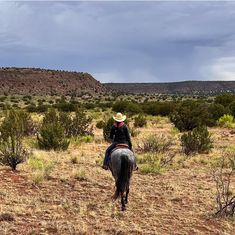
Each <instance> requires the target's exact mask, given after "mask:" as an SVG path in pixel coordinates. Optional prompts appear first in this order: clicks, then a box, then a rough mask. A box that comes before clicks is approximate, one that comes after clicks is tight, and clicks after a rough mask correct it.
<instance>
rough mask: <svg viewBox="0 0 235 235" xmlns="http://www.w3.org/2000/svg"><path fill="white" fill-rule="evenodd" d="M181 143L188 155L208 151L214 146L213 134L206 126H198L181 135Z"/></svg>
mask: <svg viewBox="0 0 235 235" xmlns="http://www.w3.org/2000/svg"><path fill="white" fill-rule="evenodd" d="M181 145H182V148H183V151H184V153H185V154H186V155H189V154H191V153H208V152H209V151H210V149H211V148H212V147H213V145H212V140H211V134H210V133H209V131H208V130H207V127H206V126H201V127H196V128H195V129H193V131H189V132H188V133H184V134H183V135H182V136H181Z"/></svg>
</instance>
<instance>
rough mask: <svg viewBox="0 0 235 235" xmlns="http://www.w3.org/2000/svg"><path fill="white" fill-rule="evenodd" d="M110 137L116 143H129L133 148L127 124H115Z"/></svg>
mask: <svg viewBox="0 0 235 235" xmlns="http://www.w3.org/2000/svg"><path fill="white" fill-rule="evenodd" d="M109 138H110V139H111V140H112V141H113V142H115V143H119V144H128V145H129V147H130V149H131V148H132V143H131V138H130V134H129V130H128V127H127V125H126V124H124V125H122V126H121V127H117V126H115V125H113V126H112V128H111V131H110V136H109Z"/></svg>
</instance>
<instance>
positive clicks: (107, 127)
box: [103, 118, 114, 141]
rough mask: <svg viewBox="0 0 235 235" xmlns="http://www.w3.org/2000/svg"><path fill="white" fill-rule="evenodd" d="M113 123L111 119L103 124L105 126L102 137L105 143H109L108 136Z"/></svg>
mask: <svg viewBox="0 0 235 235" xmlns="http://www.w3.org/2000/svg"><path fill="white" fill-rule="evenodd" d="M113 122H114V121H113V118H109V119H108V120H107V121H106V122H105V125H104V127H103V137H104V139H105V141H110V139H109V135H110V131H111V127H112V126H113Z"/></svg>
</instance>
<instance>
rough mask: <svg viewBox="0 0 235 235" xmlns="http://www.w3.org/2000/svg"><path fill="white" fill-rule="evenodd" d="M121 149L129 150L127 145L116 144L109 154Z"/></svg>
mask: <svg viewBox="0 0 235 235" xmlns="http://www.w3.org/2000/svg"><path fill="white" fill-rule="evenodd" d="M121 148H128V149H130V148H129V145H128V144H117V145H116V147H115V148H114V149H112V151H111V153H112V152H113V151H115V150H116V149H121Z"/></svg>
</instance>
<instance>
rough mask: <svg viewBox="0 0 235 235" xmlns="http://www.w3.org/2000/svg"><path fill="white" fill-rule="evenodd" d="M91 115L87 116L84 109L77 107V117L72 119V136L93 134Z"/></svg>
mask: <svg viewBox="0 0 235 235" xmlns="http://www.w3.org/2000/svg"><path fill="white" fill-rule="evenodd" d="M91 121H92V119H91V117H89V116H87V115H86V113H85V112H84V111H83V110H82V109H77V110H76V112H75V117H74V118H73V119H72V125H71V131H70V133H71V136H86V135H91V136H93V135H94V134H93V127H92V126H91Z"/></svg>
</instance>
